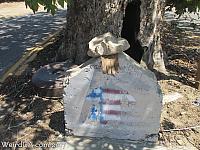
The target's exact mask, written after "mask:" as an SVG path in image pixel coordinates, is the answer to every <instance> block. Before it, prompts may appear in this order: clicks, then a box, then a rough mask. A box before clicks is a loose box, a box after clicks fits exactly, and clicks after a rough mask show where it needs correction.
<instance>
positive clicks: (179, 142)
mask: <svg viewBox="0 0 200 150" xmlns="http://www.w3.org/2000/svg"><path fill="white" fill-rule="evenodd" d="M176 142H177V143H178V144H179V145H180V146H182V145H184V142H183V141H182V140H180V139H179V140H176Z"/></svg>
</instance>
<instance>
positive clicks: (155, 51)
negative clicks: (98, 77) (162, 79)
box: [59, 0, 165, 72]
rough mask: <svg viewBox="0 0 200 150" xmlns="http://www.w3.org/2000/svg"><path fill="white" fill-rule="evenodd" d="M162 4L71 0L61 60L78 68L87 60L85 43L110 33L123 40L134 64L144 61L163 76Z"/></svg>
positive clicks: (143, 0) (160, 0)
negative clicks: (72, 63) (69, 61)
mask: <svg viewBox="0 0 200 150" xmlns="http://www.w3.org/2000/svg"><path fill="white" fill-rule="evenodd" d="M164 3H165V2H164V1H163V0H148V1H147V0H104V1H97V0H73V1H71V3H70V4H69V5H68V11H67V25H66V31H65V44H64V45H65V46H64V49H62V50H60V52H59V54H60V60H66V59H69V60H71V61H72V62H74V63H76V64H81V63H83V62H85V61H86V60H87V59H88V56H87V50H88V42H89V41H90V40H91V39H92V38H93V37H95V36H98V35H101V34H104V33H106V32H111V33H112V34H114V35H115V36H117V37H119V36H122V37H124V38H126V39H127V40H128V41H129V43H130V45H131V47H130V49H129V50H127V52H126V53H127V54H128V55H130V56H131V57H132V58H133V59H135V60H136V61H137V62H140V60H141V58H142V57H143V58H144V60H145V62H146V64H147V66H148V67H149V68H150V69H153V68H154V69H157V70H158V71H161V72H165V66H164V61H163V53H162V48H161V44H160V27H161V21H162V16H163V11H164Z"/></svg>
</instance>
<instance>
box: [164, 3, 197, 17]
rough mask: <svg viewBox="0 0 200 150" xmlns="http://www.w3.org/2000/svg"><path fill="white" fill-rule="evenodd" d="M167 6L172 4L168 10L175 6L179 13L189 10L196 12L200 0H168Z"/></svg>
mask: <svg viewBox="0 0 200 150" xmlns="http://www.w3.org/2000/svg"><path fill="white" fill-rule="evenodd" d="M167 6H170V7H169V9H168V10H171V9H172V8H173V7H175V8H176V14H178V15H182V14H183V13H185V12H186V11H187V10H188V11H189V12H194V13H195V12H196V10H197V8H200V0H167Z"/></svg>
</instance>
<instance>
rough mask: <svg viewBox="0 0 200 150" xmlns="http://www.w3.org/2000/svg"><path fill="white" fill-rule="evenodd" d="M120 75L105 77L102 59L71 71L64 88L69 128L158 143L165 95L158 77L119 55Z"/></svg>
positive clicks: (83, 133) (85, 133) (92, 134)
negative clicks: (101, 64) (156, 141)
mask: <svg viewBox="0 0 200 150" xmlns="http://www.w3.org/2000/svg"><path fill="white" fill-rule="evenodd" d="M119 64H120V69H119V73H117V74H116V75H115V76H110V75H107V74H103V73H102V70H101V67H100V59H91V60H89V61H88V62H86V63H84V64H83V65H82V66H80V67H79V68H76V72H75V74H74V73H73V72H72V71H71V72H72V74H71V77H70V78H69V84H68V85H67V87H65V88H64V91H65V95H64V109H65V122H66V128H69V129H72V130H73V131H72V132H73V134H74V135H77V136H90V137H109V138H116V139H131V140H146V141H152V140H153V141H154V140H156V135H157V134H158V130H159V127H160V123H159V122H160V113H161V105H162V104H161V101H162V95H161V92H160V88H159V86H158V84H157V81H156V78H155V75H154V74H153V73H152V72H151V71H149V70H145V69H143V68H142V67H141V66H140V65H138V64H137V63H136V62H135V61H134V60H133V59H131V58H130V57H129V56H128V55H126V54H124V53H121V54H119Z"/></svg>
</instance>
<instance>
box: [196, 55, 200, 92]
mask: <svg viewBox="0 0 200 150" xmlns="http://www.w3.org/2000/svg"><path fill="white" fill-rule="evenodd" d="M196 87H197V88H198V89H199V90H200V58H199V59H198V62H197V77H196Z"/></svg>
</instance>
